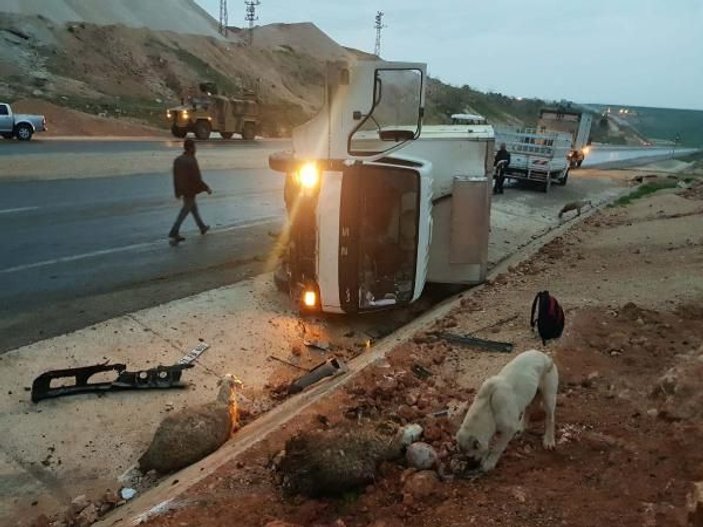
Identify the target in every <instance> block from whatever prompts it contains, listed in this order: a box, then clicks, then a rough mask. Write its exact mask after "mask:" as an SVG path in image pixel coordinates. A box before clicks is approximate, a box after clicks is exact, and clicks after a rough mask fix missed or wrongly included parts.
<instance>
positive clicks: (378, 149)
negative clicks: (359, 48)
mask: <svg viewBox="0 0 703 527" xmlns="http://www.w3.org/2000/svg"><path fill="white" fill-rule="evenodd" d="M422 82H423V78H422V72H421V71H420V70H416V69H406V70H397V69H387V70H386V69H378V70H376V76H375V80H374V97H373V106H372V108H371V110H370V112H369V113H368V114H366V115H363V116H361V122H360V123H359V124H358V125H357V127H356V128H355V129H354V131H352V133H351V134H350V136H349V144H348V151H349V154H351V155H355V156H363V155H375V154H379V153H382V152H385V151H387V150H390V149H391V148H393V147H395V146H397V143H398V142H405V141H407V140H408V139H415V138H417V136H418V135H419V134H420V125H421V118H422V110H421V108H422V89H423V86H422Z"/></svg>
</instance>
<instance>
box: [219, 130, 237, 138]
mask: <svg viewBox="0 0 703 527" xmlns="http://www.w3.org/2000/svg"><path fill="white" fill-rule="evenodd" d="M233 135H234V132H220V136H221V137H222V139H232V136H233Z"/></svg>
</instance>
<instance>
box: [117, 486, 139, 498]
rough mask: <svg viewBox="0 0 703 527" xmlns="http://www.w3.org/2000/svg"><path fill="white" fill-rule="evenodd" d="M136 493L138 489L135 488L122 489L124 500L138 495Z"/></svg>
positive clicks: (121, 495) (121, 493) (121, 494)
mask: <svg viewBox="0 0 703 527" xmlns="http://www.w3.org/2000/svg"><path fill="white" fill-rule="evenodd" d="M136 495H137V491H136V490H134V489H133V488H130V487H123V488H121V489H120V497H121V498H122V499H123V500H126V501H129V500H131V499H132V498H134V496H136Z"/></svg>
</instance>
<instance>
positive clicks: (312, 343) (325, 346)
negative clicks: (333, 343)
mask: <svg viewBox="0 0 703 527" xmlns="http://www.w3.org/2000/svg"><path fill="white" fill-rule="evenodd" d="M303 344H305V345H306V346H307V347H308V348H315V349H318V350H320V351H329V350H330V343H329V342H324V341H322V340H304V341H303Z"/></svg>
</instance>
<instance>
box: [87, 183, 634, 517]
mask: <svg viewBox="0 0 703 527" xmlns="http://www.w3.org/2000/svg"><path fill="white" fill-rule="evenodd" d="M631 191H632V189H631V188H629V187H628V188H626V189H623V191H622V192H620V193H618V194H617V195H615V196H613V197H611V198H610V199H607V200H604V201H602V202H600V203H598V204H597V206H594V207H593V208H591V209H590V210H588V211H587V212H584V213H582V214H581V215H580V216H577V217H576V218H573V219H571V220H567V221H565V222H563V223H562V224H561V225H559V226H557V227H555V228H553V229H551V230H548V231H546V232H544V233H543V234H541V235H538V236H537V237H536V238H534V239H533V240H531V241H530V242H529V243H527V244H526V245H524V246H523V247H521V248H520V249H518V250H517V251H516V252H515V253H514V254H512V255H511V256H509V257H507V258H504V259H503V260H501V261H499V262H497V263H496V265H495V267H494V268H493V269H491V271H490V272H489V273H488V276H487V280H494V279H495V278H496V277H497V276H498V275H500V274H502V273H504V272H506V271H507V270H508V269H509V268H510V267H511V266H513V265H516V264H518V263H519V262H522V261H524V260H527V259H529V258H531V257H532V256H533V255H534V254H535V253H537V251H539V249H540V248H542V247H543V246H544V245H546V244H547V243H549V242H550V241H552V240H553V239H554V238H557V237H558V236H561V235H562V234H564V233H565V232H567V231H568V230H570V229H571V228H572V227H573V226H575V225H577V224H578V223H580V222H582V221H585V220H586V219H587V218H589V217H591V216H592V215H593V214H595V213H596V212H598V211H600V210H601V209H602V208H604V207H605V206H607V205H608V204H610V203H612V202H614V201H616V200H617V199H618V198H620V197H621V196H623V195H625V194H628V193H630V192H631ZM484 287H485V285H483V284H482V285H478V286H476V287H473V288H471V289H469V290H467V291H463V292H461V293H458V294H456V295H454V296H452V297H450V298H448V299H446V300H444V301H443V302H441V303H439V304H438V305H437V306H435V307H434V308H433V309H431V310H430V311H427V312H425V313H423V314H422V315H420V316H419V317H418V318H416V319H415V320H413V321H412V322H410V323H409V324H407V325H405V326H403V327H402V328H400V329H399V330H397V331H395V332H394V333H392V334H391V335H389V336H387V337H385V338H384V339H383V340H381V341H380V342H379V343H378V344H377V345H376V346H374V347H373V348H372V349H371V350H370V352H368V353H365V354H363V355H360V356H358V357H356V358H354V359H353V360H351V361H350V362H349V363H348V372H347V373H345V374H342V375H340V376H338V377H336V378H333V379H331V380H329V381H326V382H322V383H321V384H318V385H317V386H313V387H312V388H311V389H309V390H307V391H305V392H303V393H301V394H299V395H297V396H294V397H292V398H290V399H288V400H287V401H285V402H283V403H282V404H280V405H279V406H277V407H276V408H274V409H273V410H271V411H269V412H268V413H267V414H265V415H263V416H262V417H260V418H259V419H257V420H256V421H254V422H253V423H251V424H249V425H247V426H246V427H244V428H243V429H242V430H240V431H239V432H238V433H237V434H236V435H235V436H234V438H232V439H231V440H230V441H229V442H228V443H227V444H225V445H224V446H223V447H222V448H220V449H219V450H218V451H217V452H215V453H213V454H212V455H210V456H208V457H207V458H205V459H203V460H202V461H200V462H199V463H196V464H195V465H191V466H190V467H188V468H186V469H183V470H182V471H180V472H178V473H176V474H172V475H171V476H169V477H168V478H166V479H165V480H164V481H163V482H161V483H160V484H159V485H157V486H156V487H154V488H152V489H149V490H148V491H147V492H146V493H144V494H143V495H142V496H140V497H138V498H137V499H135V500H134V501H133V502H130V503H128V504H127V505H125V506H123V507H121V508H119V509H117V510H115V511H114V512H113V513H111V514H109V515H107V516H106V517H105V518H103V519H102V520H101V521H99V522H97V523H95V524H94V525H95V526H98V527H107V526H116V525H130V526H131V525H139V524H140V523H142V522H144V521H146V520H147V519H148V518H150V517H152V516H153V515H157V514H158V513H159V512H163V510H164V507H165V505H166V503H169V502H170V503H172V502H176V501H178V498H179V497H181V496H185V495H186V494H187V493H188V491H189V490H190V489H191V488H193V487H194V486H195V485H197V484H198V483H199V482H200V481H202V480H203V479H205V478H206V477H207V476H209V475H211V474H212V473H213V472H215V471H216V470H217V469H218V468H220V467H221V466H223V465H224V464H225V463H227V462H229V461H231V460H233V459H235V458H236V457H237V456H239V455H240V454H242V453H244V452H245V451H247V450H248V449H249V448H251V447H253V446H254V445H255V444H257V443H259V442H260V441H262V440H264V439H266V438H267V437H268V436H269V435H270V434H272V433H273V432H274V431H276V430H277V429H279V428H281V427H285V425H286V424H287V423H288V422H289V421H291V420H292V419H294V418H295V417H297V416H298V415H300V414H301V413H302V412H303V411H304V410H305V409H307V408H309V407H310V406H311V405H313V404H315V403H316V402H318V401H320V400H321V399H322V398H323V397H325V396H327V395H328V394H330V393H332V392H333V391H334V390H337V389H338V388H341V387H343V386H344V385H346V384H348V383H349V382H350V381H352V380H353V379H355V378H356V377H357V376H358V375H359V374H360V373H361V372H363V371H364V370H365V369H366V368H367V367H368V366H370V365H372V364H374V363H376V362H378V361H381V360H383V359H384V358H385V357H386V355H387V354H388V353H389V352H390V351H391V350H393V349H394V348H395V347H396V346H397V345H399V344H401V343H404V342H407V341H408V340H410V339H411V338H412V337H413V336H414V335H415V334H416V333H418V332H421V331H423V330H426V329H427V328H429V327H430V326H431V324H433V323H434V322H435V321H437V320H438V319H441V318H442V317H444V316H446V315H447V314H448V313H449V312H451V311H452V310H453V309H455V308H457V307H459V306H460V305H461V301H462V300H463V299H465V298H467V297H469V296H471V295H473V294H474V293H476V292H478V291H481V290H482V289H483V288H484ZM184 501H185V500H184Z"/></svg>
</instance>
